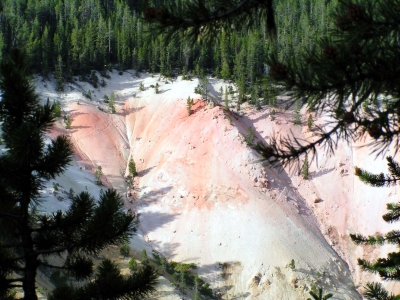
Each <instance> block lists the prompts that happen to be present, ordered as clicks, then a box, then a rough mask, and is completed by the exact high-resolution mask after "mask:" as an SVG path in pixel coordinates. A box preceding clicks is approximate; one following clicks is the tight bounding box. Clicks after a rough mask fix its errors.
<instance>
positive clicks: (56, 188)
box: [53, 182, 60, 192]
mask: <svg viewBox="0 0 400 300" xmlns="http://www.w3.org/2000/svg"><path fill="white" fill-rule="evenodd" d="M59 186H60V185H59V184H58V183H57V182H53V189H54V191H56V192H58V188H59Z"/></svg>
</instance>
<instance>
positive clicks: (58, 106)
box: [47, 98, 61, 118]
mask: <svg viewBox="0 0 400 300" xmlns="http://www.w3.org/2000/svg"><path fill="white" fill-rule="evenodd" d="M47 101H49V99H48V98H47ZM53 113H54V116H55V117H56V118H59V117H61V103H60V101H54V102H53Z"/></svg>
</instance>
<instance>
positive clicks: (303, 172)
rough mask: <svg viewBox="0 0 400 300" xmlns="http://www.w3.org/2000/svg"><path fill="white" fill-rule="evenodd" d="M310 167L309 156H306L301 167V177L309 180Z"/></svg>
mask: <svg viewBox="0 0 400 300" xmlns="http://www.w3.org/2000/svg"><path fill="white" fill-rule="evenodd" d="M309 167H310V164H309V162H308V156H307V155H306V157H305V158H304V162H303V166H302V167H301V176H302V177H303V179H305V180H307V179H308V177H309V172H308V169H309Z"/></svg>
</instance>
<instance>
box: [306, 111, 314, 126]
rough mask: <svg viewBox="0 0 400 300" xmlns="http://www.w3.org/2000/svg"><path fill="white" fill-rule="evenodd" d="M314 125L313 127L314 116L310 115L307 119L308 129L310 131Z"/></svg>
mask: <svg viewBox="0 0 400 300" xmlns="http://www.w3.org/2000/svg"><path fill="white" fill-rule="evenodd" d="M312 125H313V118H312V115H311V114H310V115H309V116H308V119H307V127H308V130H311V128H312Z"/></svg>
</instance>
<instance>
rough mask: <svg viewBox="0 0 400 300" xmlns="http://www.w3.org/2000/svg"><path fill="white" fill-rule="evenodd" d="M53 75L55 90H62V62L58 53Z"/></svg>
mask: <svg viewBox="0 0 400 300" xmlns="http://www.w3.org/2000/svg"><path fill="white" fill-rule="evenodd" d="M54 77H55V79H56V89H57V91H58V92H63V91H64V77H63V62H62V58H61V56H60V55H59V56H58V60H57V64H56V65H55V73H54Z"/></svg>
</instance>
